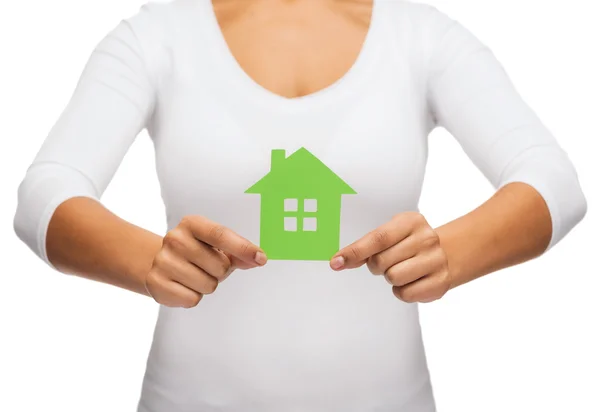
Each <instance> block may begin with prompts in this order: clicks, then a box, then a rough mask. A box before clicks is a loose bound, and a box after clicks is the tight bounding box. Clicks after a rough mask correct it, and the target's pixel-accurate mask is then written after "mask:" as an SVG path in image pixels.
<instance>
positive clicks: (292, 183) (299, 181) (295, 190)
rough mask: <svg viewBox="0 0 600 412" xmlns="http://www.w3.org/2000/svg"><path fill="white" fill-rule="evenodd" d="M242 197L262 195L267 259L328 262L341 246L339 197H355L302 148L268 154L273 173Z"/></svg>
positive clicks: (262, 243) (262, 234)
mask: <svg viewBox="0 0 600 412" xmlns="http://www.w3.org/2000/svg"><path fill="white" fill-rule="evenodd" d="M245 193H256V194H260V195H261V199H260V202H261V205H260V247H261V248H262V249H263V250H264V251H265V252H266V254H267V256H268V257H269V259H275V260H329V259H331V257H332V256H333V255H334V254H335V253H336V252H337V251H338V250H339V247H340V212H341V207H342V195H344V194H356V192H355V191H354V190H353V189H352V188H351V187H350V186H348V184H346V183H345V182H344V181H343V180H342V179H340V177H338V176H337V175H336V174H335V173H334V172H332V171H331V169H329V168H328V167H327V166H325V164H323V162H321V161H320V160H319V159H317V158H316V157H315V156H314V155H313V154H312V153H310V152H309V151H308V150H306V149H305V148H301V149H299V150H297V151H296V152H294V153H293V154H292V155H290V156H289V157H287V158H286V157H285V150H272V151H271V170H270V172H269V173H267V174H266V175H265V176H264V177H263V178H262V179H260V180H259V181H258V182H256V183H255V184H254V185H253V186H252V187H250V188H249V189H247V190H246V192H245Z"/></svg>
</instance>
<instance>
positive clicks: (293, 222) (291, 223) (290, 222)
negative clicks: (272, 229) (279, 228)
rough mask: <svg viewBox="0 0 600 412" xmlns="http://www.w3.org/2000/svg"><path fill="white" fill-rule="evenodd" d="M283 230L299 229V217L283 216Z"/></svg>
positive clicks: (292, 230)
mask: <svg viewBox="0 0 600 412" xmlns="http://www.w3.org/2000/svg"><path fill="white" fill-rule="evenodd" d="M283 230H285V231H286V232H295V231H297V230H298V219H297V218H295V217H284V218H283Z"/></svg>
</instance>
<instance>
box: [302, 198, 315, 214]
mask: <svg viewBox="0 0 600 412" xmlns="http://www.w3.org/2000/svg"><path fill="white" fill-rule="evenodd" d="M304 211H305V212H313V213H314V212H316V211H317V199H304Z"/></svg>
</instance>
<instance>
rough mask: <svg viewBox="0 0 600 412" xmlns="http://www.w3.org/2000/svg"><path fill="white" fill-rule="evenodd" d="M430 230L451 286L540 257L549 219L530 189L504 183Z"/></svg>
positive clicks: (547, 237) (549, 231) (549, 228)
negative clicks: (464, 212) (436, 237)
mask: <svg viewBox="0 0 600 412" xmlns="http://www.w3.org/2000/svg"><path fill="white" fill-rule="evenodd" d="M436 231H437V233H438V235H439V237H440V242H441V244H442V247H443V249H444V251H445V252H446V255H447V257H448V265H449V268H450V273H451V276H452V287H456V286H459V285H462V284H464V283H467V282H469V281H471V280H473V279H476V278H478V277H480V276H483V275H486V274H489V273H491V272H494V271H497V270H500V269H503V268H506V267H509V266H512V265H516V264H518V263H522V262H525V261H527V260H530V259H533V258H535V257H537V256H539V255H541V254H542V253H543V252H544V250H545V249H546V247H547V246H548V244H549V242H550V239H551V236H552V221H551V217H550V212H549V210H548V207H547V206H546V203H545V201H544V199H543V198H542V196H540V194H539V193H538V192H537V191H536V190H535V189H533V188H532V187H531V186H529V185H527V184H524V183H510V184H508V185H506V186H504V187H502V188H500V189H499V190H498V191H497V192H496V193H495V194H494V196H492V197H491V198H490V199H489V200H488V201H486V202H485V203H483V204H482V205H481V206H479V207H478V208H476V209H475V210H473V211H472V212H470V213H468V214H467V215H465V216H462V217H460V218H458V219H456V220H453V221H452V222H449V223H447V224H445V225H443V226H441V227H439V228H437V229H436Z"/></svg>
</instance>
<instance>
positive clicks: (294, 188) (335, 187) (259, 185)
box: [245, 147, 356, 196]
mask: <svg viewBox="0 0 600 412" xmlns="http://www.w3.org/2000/svg"><path fill="white" fill-rule="evenodd" d="M273 152H274V153H275V152H276V151H273ZM284 153H285V152H284ZM269 192H274V193H290V192H293V193H294V194H295V195H297V196H301V195H307V196H314V195H317V194H339V195H341V194H355V193H356V192H355V191H354V189H352V188H351V187H350V186H348V184H347V183H346V182H344V181H343V180H342V179H341V178H340V177H339V176H338V175H336V174H335V173H334V172H333V171H332V170H331V169H329V168H328V167H327V166H325V164H324V163H323V162H321V161H320V160H319V159H317V158H316V157H315V156H314V155H313V154H312V153H311V152H309V151H308V150H306V149H305V148H303V147H302V148H300V149H298V150H297V151H295V152H294V153H292V154H291V155H290V156H288V157H287V158H284V159H282V160H281V161H280V162H276V163H275V164H273V165H271V171H270V172H269V173H267V174H266V175H265V176H263V178H262V179H260V180H259V181H258V182H256V183H255V184H254V185H253V186H251V187H250V188H248V189H247V190H246V192H245V193H269Z"/></svg>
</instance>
